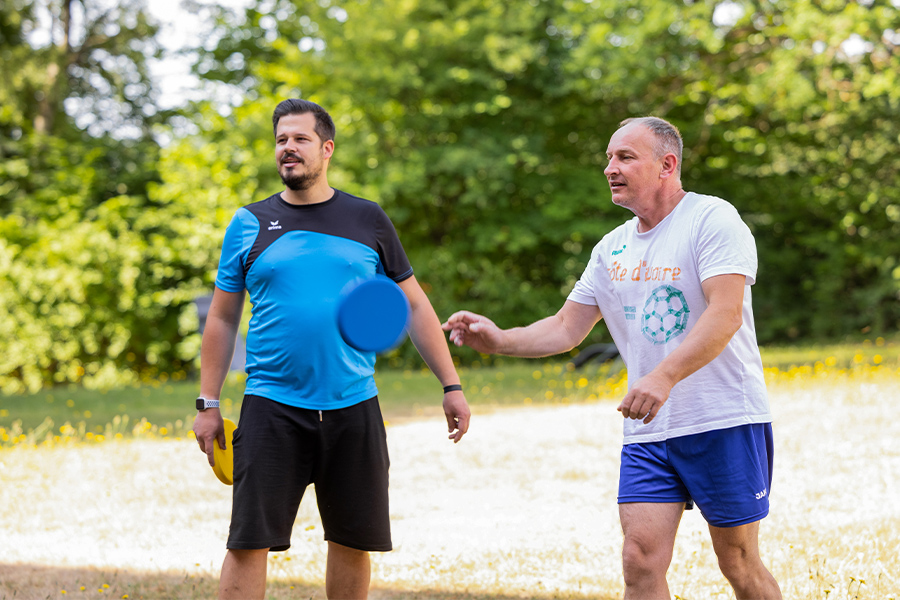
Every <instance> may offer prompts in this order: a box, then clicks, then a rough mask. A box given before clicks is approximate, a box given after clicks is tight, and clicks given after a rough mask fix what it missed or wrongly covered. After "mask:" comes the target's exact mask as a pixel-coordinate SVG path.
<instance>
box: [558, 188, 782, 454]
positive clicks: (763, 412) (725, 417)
mask: <svg viewBox="0 0 900 600" xmlns="http://www.w3.org/2000/svg"><path fill="white" fill-rule="evenodd" d="M756 267H757V261H756V245H755V242H754V240H753V235H752V234H751V233H750V230H749V229H748V228H747V226H746V225H745V224H744V222H743V221H742V220H741V218H740V216H739V215H738V212H737V210H735V208H734V207H733V206H732V205H731V204H729V203H728V202H726V201H724V200H722V199H721V198H715V197H713V196H703V195H700V194H695V193H692V192H690V193H688V194H687V195H685V196H684V198H682V200H681V202H679V203H678V205H677V206H676V207H675V209H674V210H673V211H672V212H671V213H670V214H669V215H668V216H667V217H666V218H665V219H663V220H662V222H660V223H659V224H658V225H657V226H656V227H654V228H653V229H651V230H650V231H647V232H644V233H638V219H637V217H635V218H634V219H632V220H630V221H628V222H626V223H624V224H622V225H620V226H619V227H617V228H616V229H614V230H613V231H611V232H610V233H608V234H607V235H606V236H604V237H603V239H602V240H600V243H598V244H597V245H596V246H595V247H594V250H593V252H592V253H591V262H590V263H589V264H588V266H587V268H586V269H585V270H584V274H583V275H582V276H581V279H580V280H579V281H578V283H576V284H575V288H574V289H573V290H572V293H571V294H569V300H572V301H574V302H578V303H579V304H590V305H597V306H598V307H599V308H600V312H601V313H602V315H603V319H604V320H605V321H606V324H607V327H608V328H609V331H610V333H611V334H612V337H613V340H614V341H615V343H616V346H617V347H618V349H619V353H620V354H621V355H622V358H623V360H624V361H625V364H626V365H627V367H628V386H629V389H630V388H631V386H632V385H634V383H635V382H636V381H638V380H639V379H640V378H641V377H643V376H644V375H646V374H648V373H649V372H650V371H652V370H653V369H654V367H656V365H658V364H659V363H660V362H661V361H662V360H663V359H664V358H665V357H666V356H668V355H669V354H670V353H671V352H672V351H673V350H675V349H676V348H677V347H678V346H679V345H680V344H681V343H682V342H683V341H684V339H685V337H687V333H688V332H689V331H690V330H691V329H692V328H693V326H694V324H695V323H696V322H697V319H698V318H700V315H702V314H703V311H704V310H706V306H707V304H706V298H705V296H704V295H703V289H702V288H701V287H700V282H701V281H704V280H706V279H708V278H710V277H714V276H716V275H725V274H740V275H744V276H745V277H746V278H747V285H746V287H745V288H744V306H743V325H741V328H740V329H739V330H738V332H737V333H736V334H735V335H734V337H733V338H732V339H731V341H730V342H728V345H727V346H726V348H725V349H724V350H723V351H722V353H721V354H720V355H719V356H717V357H716V358H715V359H713V360H712V361H711V362H710V363H709V364H707V365H706V366H704V367H702V368H701V369H699V370H698V371H696V372H695V373H693V374H692V375H690V376H688V377H686V378H685V379H683V380H682V381H680V382H679V383H677V384H676V385H675V387H673V388H672V392H671V394H670V395H669V399H668V401H666V403H665V404H664V405H663V407H662V409H661V410H660V412H659V414H658V415H657V416H656V418H655V419H653V420H652V421H651V422H650V423H649V424H646V425H645V424H644V423H643V421H641V420H637V419H625V420H624V421H625V425H624V433H625V444H633V443H646V442H658V441H662V440H666V439H669V438H674V437H680V436H685V435H692V434H695V433H702V432H704V431H713V430H717V429H726V428H729V427H736V426H739V425H746V424H750V423H769V422H771V420H772V416H771V413H770V412H769V402H768V398H767V395H766V385H765V380H764V377H763V368H762V360H761V358H760V355H759V347H758V346H757V343H756V329H755V326H754V322H753V309H752V302H751V298H750V286H751V285H753V283H755V281H756Z"/></svg>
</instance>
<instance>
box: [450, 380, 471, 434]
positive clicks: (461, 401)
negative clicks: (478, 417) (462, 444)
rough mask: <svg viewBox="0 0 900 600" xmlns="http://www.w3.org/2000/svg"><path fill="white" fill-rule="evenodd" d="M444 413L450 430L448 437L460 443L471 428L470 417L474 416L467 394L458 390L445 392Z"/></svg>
mask: <svg viewBox="0 0 900 600" xmlns="http://www.w3.org/2000/svg"><path fill="white" fill-rule="evenodd" d="M444 415H445V416H446V417H447V431H449V432H450V435H449V436H448V439H451V440H453V443H454V444H455V443H458V442H459V440H461V439H462V437H463V436H464V435H465V434H466V432H467V431H468V430H469V419H471V418H472V413H471V411H470V410H469V403H468V402H466V396H465V394H463V393H462V392H461V391H458V390H457V391H453V392H447V393H446V394H444Z"/></svg>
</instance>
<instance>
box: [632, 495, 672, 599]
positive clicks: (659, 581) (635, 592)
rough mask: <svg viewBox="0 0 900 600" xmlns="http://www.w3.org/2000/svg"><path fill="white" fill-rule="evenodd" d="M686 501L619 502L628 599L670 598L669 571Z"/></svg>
mask: <svg viewBox="0 0 900 600" xmlns="http://www.w3.org/2000/svg"><path fill="white" fill-rule="evenodd" d="M682 513H684V503H683V502H679V503H665V504H654V503H646V502H637V503H631V504H620V505H619V519H620V520H621V522H622V532H623V533H624V535H625V540H624V544H623V547H622V572H623V574H624V576H625V600H668V599H670V598H671V595H670V594H669V584H668V582H666V571H668V570H669V564H670V563H671V562H672V553H673V551H674V549H675V534H676V533H678V524H679V523H680V522H681V515H682Z"/></svg>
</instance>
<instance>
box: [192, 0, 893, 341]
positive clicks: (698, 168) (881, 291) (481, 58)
mask: <svg viewBox="0 0 900 600" xmlns="http://www.w3.org/2000/svg"><path fill="white" fill-rule="evenodd" d="M898 30H900V11H898V6H897V3H896V2H893V3H890V2H866V3H858V2H820V1H811V0H805V1H799V2H793V1H791V2H788V1H767V2H737V1H733V2H699V1H697V2H693V1H687V0H686V1H683V2H677V1H669V2H648V1H646V0H628V1H621V2H616V3H609V2H601V1H599V0H595V1H593V2H585V1H583V0H541V1H537V0H535V1H532V2H518V3H502V2H484V1H458V0H436V1H432V0H429V1H425V0H356V1H348V2H341V3H332V2H328V1H321V2H318V3H309V2H290V1H287V0H279V1H271V0H267V1H260V2H257V3H256V4H255V5H254V6H253V7H252V8H251V9H249V10H248V11H247V13H246V19H244V20H243V21H241V23H240V24H239V25H237V26H233V27H231V28H227V33H223V34H222V35H221V38H222V39H223V40H229V41H228V42H227V43H225V44H220V45H219V46H217V47H216V48H215V49H213V50H212V51H211V52H209V53H207V54H206V55H205V56H204V57H203V59H202V62H201V64H203V65H204V68H205V69H206V70H208V71H209V72H213V73H216V74H217V75H216V76H217V77H219V78H221V79H224V78H225V73H226V72H227V68H226V66H227V65H228V64H232V65H235V64H236V65H240V68H239V69H238V70H237V71H236V73H235V75H236V76H235V77H234V78H233V80H232V81H233V83H235V84H236V85H238V86H239V87H241V88H242V89H243V91H244V93H245V94H246V97H247V104H248V105H252V106H256V107H258V110H259V111H260V112H267V111H270V110H271V107H272V106H273V104H274V103H275V102H276V101H277V100H279V99H281V98H283V97H285V96H288V95H303V96H305V97H308V98H310V99H313V100H317V101H319V102H320V103H322V104H324V105H326V106H327V107H328V108H329V109H330V110H331V111H332V112H333V113H334V114H335V116H336V117H337V119H338V130H339V136H340V137H339V139H338V142H337V147H338V151H337V155H336V159H335V163H336V164H337V165H338V166H339V168H340V169H341V182H346V186H349V187H351V191H356V192H359V193H362V194H363V195H369V196H370V197H373V198H375V199H377V200H378V201H380V202H381V203H382V204H383V205H384V206H385V207H386V208H387V209H388V210H389V213H390V214H391V216H392V217H393V219H394V220H395V221H396V223H397V226H398V229H399V230H400V232H401V234H402V236H403V240H404V242H405V244H406V246H407V248H408V251H409V253H410V255H411V257H412V258H413V261H414V266H416V267H417V269H418V271H419V273H420V277H422V278H423V279H424V280H425V281H426V282H428V283H430V284H433V286H434V288H433V289H434V290H435V291H436V292H437V293H436V294H433V299H434V301H435V303H436V305H437V306H438V309H439V313H441V314H444V315H446V314H448V312H449V311H451V310H453V309H455V308H458V307H463V306H465V307H468V308H472V309H474V310H478V311H484V312H486V313H487V314H491V315H495V316H497V317H498V321H500V322H501V323H502V324H504V325H512V324H517V323H522V322H527V321H530V320H533V319H536V318H540V317H542V316H545V315H547V314H548V313H549V312H551V311H553V310H555V308H556V307H557V306H559V305H560V303H561V302H562V299H563V298H564V297H565V294H566V292H567V291H568V289H570V288H571V285H572V283H573V281H574V279H575V278H576V277H577V276H578V275H580V273H581V270H582V269H583V267H584V265H585V261H586V260H587V258H588V256H589V252H590V248H591V247H592V245H593V244H594V243H595V242H596V240H598V239H599V238H600V237H601V236H602V235H603V234H604V233H605V232H607V231H609V230H610V229H611V228H612V227H614V226H615V225H616V224H618V223H620V222H621V221H623V220H625V219H626V218H628V217H630V216H631V215H630V214H628V213H626V212H624V211H622V210H621V209H618V208H616V207H613V206H612V205H611V204H610V201H609V192H608V190H607V188H606V183H605V180H604V178H603V175H602V168H603V166H604V164H605V156H604V155H605V148H606V143H607V141H608V139H609V136H610V134H611V133H612V132H613V131H614V130H615V128H616V127H617V123H618V122H619V121H620V120H621V119H623V118H626V117H629V116H635V115H644V114H654V115H658V116H662V117H664V118H667V119H669V120H671V121H672V122H674V123H675V124H676V125H678V126H679V127H680V128H681V129H682V131H683V134H684V137H685V143H686V152H685V168H684V183H685V186H686V188H687V189H691V190H695V191H699V192H703V193H711V194H717V195H721V196H722V197H724V198H726V199H728V200H729V201H731V202H733V203H734V204H735V205H736V206H737V207H738V208H739V210H741V212H742V213H743V214H744V216H745V218H746V220H747V221H748V222H749V223H750V225H751V227H752V228H753V230H754V233H755V235H756V238H757V243H758V247H759V253H760V261H761V264H760V276H759V284H758V285H757V286H756V288H755V300H756V309H757V327H758V331H759V335H760V339H761V340H762V341H766V342H772V341H779V340H782V341H783V340H790V339H795V338H798V337H803V338H811V337H818V338H823V337H836V336H844V335H848V334H852V333H854V332H860V331H864V332H865V331H875V332H884V331H891V330H893V329H895V328H896V326H897V323H898V318H900V310H898V303H897V300H898V287H900V286H898V281H900V266H898V264H897V258H896V257H897V256H898V250H900V248H898V243H900V242H898V240H900V236H898V233H900V229H898V228H900V212H898V211H900V203H898V194H900V192H898V181H900V179H898V167H900V162H898V159H897V158H896V157H895V154H896V153H892V152H891V150H892V149H893V148H896V147H897V143H898V141H900V138H898V134H900V131H898V127H900V126H898V125H897V123H898V120H897V119H896V115H897V114H898V108H900V106H898V95H900V93H898V89H900V87H898V85H897V83H898V82H897V73H898V72H900V52H898V43H900V33H898ZM236 32H240V33H237V34H236ZM598 329H602V328H598Z"/></svg>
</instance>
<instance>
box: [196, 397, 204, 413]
mask: <svg viewBox="0 0 900 600" xmlns="http://www.w3.org/2000/svg"><path fill="white" fill-rule="evenodd" d="M204 408H206V407H205V406H203V398H197V410H203V409H204Z"/></svg>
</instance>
